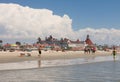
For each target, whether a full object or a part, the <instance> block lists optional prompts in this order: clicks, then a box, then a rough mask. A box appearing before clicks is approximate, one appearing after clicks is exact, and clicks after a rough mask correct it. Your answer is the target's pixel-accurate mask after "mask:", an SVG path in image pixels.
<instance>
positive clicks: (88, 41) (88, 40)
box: [85, 35, 93, 45]
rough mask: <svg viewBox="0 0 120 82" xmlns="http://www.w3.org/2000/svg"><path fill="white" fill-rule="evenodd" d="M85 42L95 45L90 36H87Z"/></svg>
mask: <svg viewBox="0 0 120 82" xmlns="http://www.w3.org/2000/svg"><path fill="white" fill-rule="evenodd" d="M85 42H86V44H88V45H93V42H92V41H91V40H90V38H89V35H87V38H86V40H85Z"/></svg>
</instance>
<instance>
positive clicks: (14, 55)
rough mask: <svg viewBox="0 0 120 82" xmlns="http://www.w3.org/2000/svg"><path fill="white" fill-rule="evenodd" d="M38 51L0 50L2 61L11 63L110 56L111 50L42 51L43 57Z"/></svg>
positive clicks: (0, 59) (0, 60) (0, 61)
mask: <svg viewBox="0 0 120 82" xmlns="http://www.w3.org/2000/svg"><path fill="white" fill-rule="evenodd" d="M20 53H24V54H25V55H24V56H22V57H21V56H20ZM27 53H30V54H31V56H27ZM38 55H39V53H38V51H32V52H21V51H15V52H9V51H6V52H3V51H1V52H0V63H10V62H21V61H32V60H39V59H41V60H56V59H75V58H83V57H92V56H94V57H95V56H110V55H111V52H110V51H109V52H106V51H97V52H96V53H94V54H93V53H91V54H85V53H84V52H83V51H65V52H61V51H58V52H56V51H42V54H41V57H39V56H38Z"/></svg>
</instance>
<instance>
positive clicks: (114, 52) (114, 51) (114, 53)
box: [112, 48, 116, 60]
mask: <svg viewBox="0 0 120 82" xmlns="http://www.w3.org/2000/svg"><path fill="white" fill-rule="evenodd" d="M112 55H113V59H114V60H115V56H116V50H115V48H113V51H112Z"/></svg>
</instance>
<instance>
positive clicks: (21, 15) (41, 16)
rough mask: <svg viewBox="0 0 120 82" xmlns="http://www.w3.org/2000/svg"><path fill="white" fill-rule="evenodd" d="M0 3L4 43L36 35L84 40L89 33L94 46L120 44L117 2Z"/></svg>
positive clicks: (9, 0)
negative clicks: (95, 44)
mask: <svg viewBox="0 0 120 82" xmlns="http://www.w3.org/2000/svg"><path fill="white" fill-rule="evenodd" d="M0 3H1V4H0V38H1V39H2V40H4V41H5V42H7V41H11V42H15V41H16V40H17V39H19V40H20V39H21V41H25V39H26V41H31V40H34V41H35V40H36V38H37V37H38V36H40V37H46V36H49V35H53V36H54V37H58V38H61V37H62V38H64V37H67V38H70V39H73V40H75V39H80V40H85V38H86V35H87V34H89V35H90V38H91V39H92V40H93V42H94V43H97V44H117V45H118V44H120V42H119V40H120V34H119V33H120V0H0ZM9 3H13V4H9ZM51 12H53V13H51ZM11 31H12V32H11Z"/></svg>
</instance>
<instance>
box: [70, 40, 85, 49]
mask: <svg viewBox="0 0 120 82" xmlns="http://www.w3.org/2000/svg"><path fill="white" fill-rule="evenodd" d="M68 47H70V48H71V50H75V51H76V50H83V49H84V47H85V42H84V41H79V40H77V41H71V40H68Z"/></svg>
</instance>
